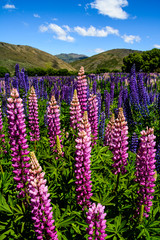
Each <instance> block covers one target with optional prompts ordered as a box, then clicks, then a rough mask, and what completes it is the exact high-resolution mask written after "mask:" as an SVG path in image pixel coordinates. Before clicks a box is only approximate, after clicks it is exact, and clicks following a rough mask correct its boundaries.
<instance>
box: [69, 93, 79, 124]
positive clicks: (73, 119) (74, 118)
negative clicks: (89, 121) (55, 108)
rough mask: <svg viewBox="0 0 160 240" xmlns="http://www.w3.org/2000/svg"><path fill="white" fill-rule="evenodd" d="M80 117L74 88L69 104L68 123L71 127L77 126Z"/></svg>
mask: <svg viewBox="0 0 160 240" xmlns="http://www.w3.org/2000/svg"><path fill="white" fill-rule="evenodd" d="M81 117H82V116H81V107H80V104H79V101H78V96H77V90H76V89H75V90H74V95H73V99H72V101H71V106H70V125H71V127H72V128H73V129H77V128H78V123H79V121H80V120H81Z"/></svg>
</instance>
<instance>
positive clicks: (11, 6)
mask: <svg viewBox="0 0 160 240" xmlns="http://www.w3.org/2000/svg"><path fill="white" fill-rule="evenodd" d="M3 8H5V9H15V8H16V7H15V6H14V5H12V4H6V5H4V6H3Z"/></svg>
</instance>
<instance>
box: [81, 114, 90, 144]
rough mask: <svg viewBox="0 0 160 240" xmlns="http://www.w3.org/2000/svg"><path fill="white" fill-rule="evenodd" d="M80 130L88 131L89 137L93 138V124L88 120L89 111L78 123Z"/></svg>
mask: <svg viewBox="0 0 160 240" xmlns="http://www.w3.org/2000/svg"><path fill="white" fill-rule="evenodd" d="M78 129H79V132H81V131H82V130H84V131H85V132H86V133H87V136H88V138H89V139H90V140H91V124H90V123H89V121H88V113H87V111H85V112H84V114H83V117H82V119H81V121H80V123H79V124H78Z"/></svg>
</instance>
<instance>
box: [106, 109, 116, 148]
mask: <svg viewBox="0 0 160 240" xmlns="http://www.w3.org/2000/svg"><path fill="white" fill-rule="evenodd" d="M114 124H115V118H114V113H112V116H111V119H110V121H109V123H108V124H107V127H106V132H105V137H104V145H105V146H109V148H110V149H112V139H113V131H114V128H115V126H114Z"/></svg>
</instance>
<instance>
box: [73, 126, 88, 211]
mask: <svg viewBox="0 0 160 240" xmlns="http://www.w3.org/2000/svg"><path fill="white" fill-rule="evenodd" d="M75 141H76V143H77V144H76V149H77V150H76V157H75V160H76V164H75V167H76V169H75V177H76V181H75V184H76V192H77V203H78V204H80V205H81V206H82V207H83V208H82V209H83V210H84V208H86V207H88V206H90V204H91V203H90V200H89V199H90V197H91V196H92V193H91V188H92V185H91V170H90V163H91V160H90V156H91V147H90V145H91V140H90V138H89V137H88V136H87V133H86V132H85V131H84V130H82V131H80V132H78V138H76V139H75Z"/></svg>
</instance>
